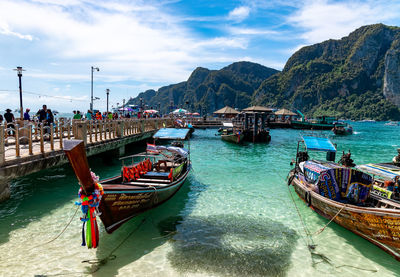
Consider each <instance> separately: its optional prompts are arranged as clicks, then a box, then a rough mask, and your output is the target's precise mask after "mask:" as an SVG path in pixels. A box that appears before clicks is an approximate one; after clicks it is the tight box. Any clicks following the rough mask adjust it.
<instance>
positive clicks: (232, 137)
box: [218, 122, 244, 144]
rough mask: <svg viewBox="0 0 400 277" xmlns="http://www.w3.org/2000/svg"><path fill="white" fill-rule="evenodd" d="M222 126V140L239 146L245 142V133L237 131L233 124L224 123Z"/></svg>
mask: <svg viewBox="0 0 400 277" xmlns="http://www.w3.org/2000/svg"><path fill="white" fill-rule="evenodd" d="M222 124H223V125H224V128H223V129H221V131H220V132H219V133H220V136H221V139H222V140H224V141H227V142H232V143H237V144H239V143H242V142H243V139H244V133H243V132H242V131H241V130H238V129H236V128H235V127H234V126H233V124H232V123H231V122H223V123H222ZM218 131H219V130H218Z"/></svg>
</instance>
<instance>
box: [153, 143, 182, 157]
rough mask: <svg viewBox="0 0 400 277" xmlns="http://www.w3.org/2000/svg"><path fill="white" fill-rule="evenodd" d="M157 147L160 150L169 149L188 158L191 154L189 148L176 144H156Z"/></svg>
mask: <svg viewBox="0 0 400 277" xmlns="http://www.w3.org/2000/svg"><path fill="white" fill-rule="evenodd" d="M156 149H157V150H159V151H165V150H167V151H169V152H171V153H174V154H175V155H178V156H182V157H184V158H187V156H188V155H189V151H188V150H187V149H185V148H181V147H175V146H168V147H166V146H162V145H159V146H156Z"/></svg>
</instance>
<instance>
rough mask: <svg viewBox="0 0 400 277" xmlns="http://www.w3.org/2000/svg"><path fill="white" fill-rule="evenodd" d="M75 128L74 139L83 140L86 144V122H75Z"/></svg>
mask: <svg viewBox="0 0 400 277" xmlns="http://www.w3.org/2000/svg"><path fill="white" fill-rule="evenodd" d="M75 128H76V137H75V138H76V139H78V140H83V143H84V144H85V145H86V144H87V122H85V121H80V122H77V123H76V124H75Z"/></svg>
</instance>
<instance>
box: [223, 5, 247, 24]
mask: <svg viewBox="0 0 400 277" xmlns="http://www.w3.org/2000/svg"><path fill="white" fill-rule="evenodd" d="M249 14H250V8H249V7H246V6H241V7H237V8H235V9H233V10H232V11H230V12H229V15H228V19H229V20H233V21H236V22H241V21H243V20H245V19H246V18H247V17H248V16H249Z"/></svg>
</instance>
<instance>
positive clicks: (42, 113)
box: [36, 105, 47, 122]
mask: <svg viewBox="0 0 400 277" xmlns="http://www.w3.org/2000/svg"><path fill="white" fill-rule="evenodd" d="M36 114H37V115H38V116H39V122H43V120H46V118H47V106H46V105H43V109H41V110H39V111H38V112H37V113H36Z"/></svg>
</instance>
